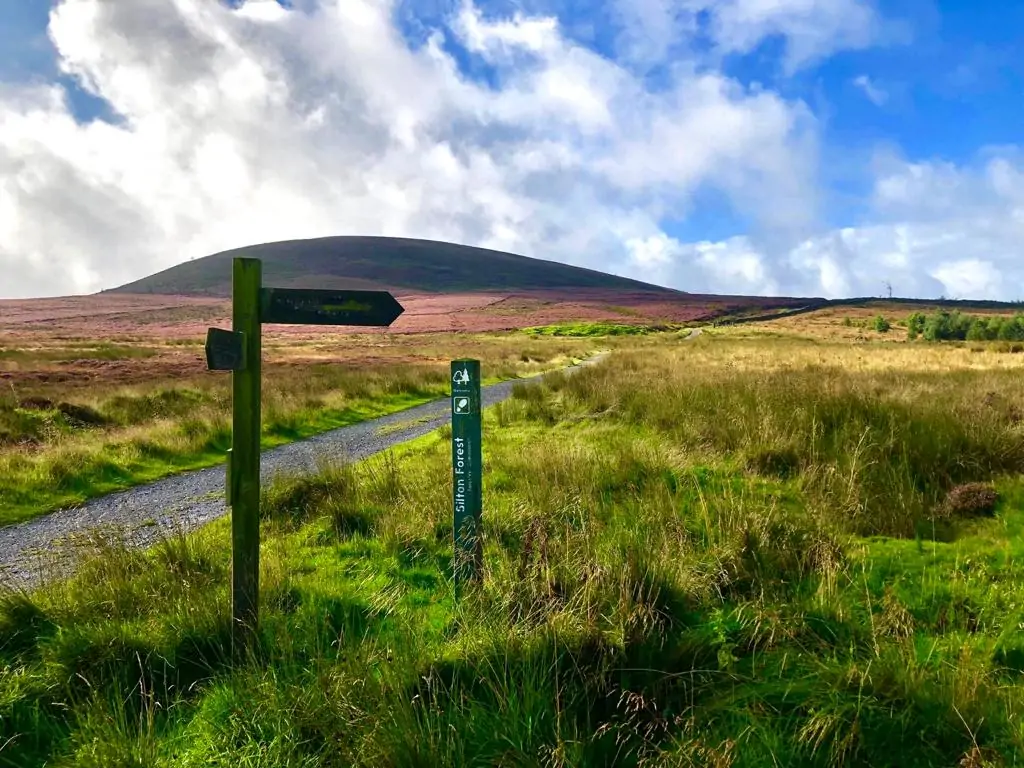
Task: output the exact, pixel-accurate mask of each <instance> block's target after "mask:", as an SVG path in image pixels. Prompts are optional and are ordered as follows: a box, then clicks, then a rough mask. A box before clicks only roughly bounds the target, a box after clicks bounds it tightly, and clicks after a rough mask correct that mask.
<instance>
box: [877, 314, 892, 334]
mask: <svg viewBox="0 0 1024 768" xmlns="http://www.w3.org/2000/svg"><path fill="white" fill-rule="evenodd" d="M873 327H874V329H875V330H876V331H878V332H879V333H888V332H889V331H890V329H891V328H892V326H891V325H890V324H889V321H888V320H886V319H885V317H883V316H882V315H876V316H875V319H874V321H873Z"/></svg>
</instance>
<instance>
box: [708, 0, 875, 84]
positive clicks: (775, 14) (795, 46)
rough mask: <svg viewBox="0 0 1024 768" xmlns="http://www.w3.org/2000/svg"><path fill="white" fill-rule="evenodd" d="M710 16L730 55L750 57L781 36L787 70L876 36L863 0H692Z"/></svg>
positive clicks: (870, 10) (715, 33)
mask: <svg viewBox="0 0 1024 768" xmlns="http://www.w3.org/2000/svg"><path fill="white" fill-rule="evenodd" d="M690 2H691V4H692V5H693V6H696V7H697V8H699V9H700V10H703V11H706V12H707V13H708V14H709V16H710V18H711V34H712V36H713V38H714V39H715V41H716V42H717V44H718V45H719V46H720V47H721V48H722V49H723V50H724V51H725V52H729V53H734V52H736V53H749V52H750V51H752V50H754V49H755V48H756V47H757V46H758V45H759V44H760V43H761V42H762V41H763V40H764V39H765V38H768V37H772V36H781V37H783V38H784V40H785V43H786V59H785V65H786V69H787V70H788V71H790V72H792V71H793V70H795V69H797V68H799V67H800V66H802V65H804V64H807V63H809V62H812V61H815V60H818V59H821V58H823V57H824V56H827V55H829V54H831V53H833V52H835V51H837V50H841V49H843V48H865V47H867V46H868V45H869V44H870V43H871V42H873V40H874V39H875V37H876V36H877V35H878V34H879V33H880V30H879V24H880V22H879V19H878V17H877V15H876V13H875V11H874V9H873V8H872V7H871V6H870V5H869V4H868V3H866V2H863V0H690Z"/></svg>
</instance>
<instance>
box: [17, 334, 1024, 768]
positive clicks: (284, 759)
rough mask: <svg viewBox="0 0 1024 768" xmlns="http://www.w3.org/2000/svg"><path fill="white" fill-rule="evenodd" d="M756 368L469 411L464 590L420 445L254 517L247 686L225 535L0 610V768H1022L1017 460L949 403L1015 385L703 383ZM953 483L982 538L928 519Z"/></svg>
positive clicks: (586, 379) (1007, 442)
mask: <svg viewBox="0 0 1024 768" xmlns="http://www.w3.org/2000/svg"><path fill="white" fill-rule="evenodd" d="M763 343H764V342H748V341H733V342H730V341H729V340H726V339H716V340H714V341H713V342H712V343H708V342H706V341H700V342H694V343H690V344H686V345H680V346H676V347H675V348H665V349H662V350H658V349H656V348H648V349H645V350H644V351H643V353H619V354H617V355H616V356H615V357H614V358H613V359H612V360H611V361H609V362H608V363H606V364H603V365H601V366H596V367H594V368H588V369H586V370H583V371H580V372H578V373H576V374H574V375H572V376H564V377H557V376H556V377H553V378H552V379H551V381H550V383H549V384H548V385H546V386H544V387H519V388H517V390H516V396H515V397H514V398H513V399H512V400H510V401H508V402H506V403H504V404H502V406H501V407H496V408H493V409H489V410H488V411H487V412H486V414H485V431H486V444H485V457H484V459H485V468H486V472H485V518H484V535H485V562H486V577H485V582H484V586H483V587H482V588H481V589H479V590H469V591H467V592H465V593H463V594H461V595H458V596H456V594H455V593H454V592H453V589H452V587H451V584H450V572H449V568H450V559H451V533H452V531H451V512H450V493H451V489H450V464H449V461H450V458H449V455H448V452H449V446H448V444H447V443H446V442H445V439H444V438H445V437H446V435H445V434H444V433H438V434H433V435H430V436H427V437H425V438H421V439H419V440H417V441H414V443H412V444H409V445H406V446H403V447H402V448H401V449H400V450H397V451H395V452H393V453H391V454H387V455H384V456H380V457H377V458H375V459H373V460H370V461H367V462H363V463H361V464H358V465H355V466H352V467H330V466H325V467H324V468H323V469H322V470H321V471H320V472H319V473H317V474H314V475H311V476H306V477H293V478H280V479H278V481H277V482H276V483H275V484H274V485H273V486H272V487H271V488H269V489H267V491H266V492H265V494H264V497H263V501H262V506H261V514H262V517H263V523H262V525H263V535H264V547H263V556H262V563H263V581H262V592H261V599H262V607H263V612H262V616H263V622H262V626H261V629H260V642H259V644H258V647H257V648H256V650H255V652H254V655H253V657H252V658H251V659H249V660H248V661H247V662H246V663H243V664H239V665H236V666H234V667H232V665H231V664H230V663H229V661H228V658H227V654H226V646H225V643H226V641H227V637H228V631H227V629H228V625H227V616H226V611H227V608H228V593H227V584H228V579H229V559H228V528H227V524H226V522H225V521H220V522H218V523H216V524H214V525H212V526H209V527H208V528H206V529H204V530H203V531H202V532H201V533H200V534H197V535H194V536H190V537H186V538H177V539H172V540H170V541H168V542H166V543H165V544H163V545H161V546H159V547H157V548H156V549H155V550H154V551H152V552H149V553H140V552H133V551H129V550H124V549H121V548H119V547H116V546H110V545H107V546H105V548H101V551H100V552H99V553H98V554H97V556H96V558H95V559H94V560H93V561H91V562H90V563H89V564H88V565H87V566H86V567H85V570H84V571H82V572H81V573H80V575H79V576H78V578H76V579H74V580H72V581H68V582H54V583H53V584H51V585H49V586H47V587H46V588H44V589H43V590H41V591H39V592H37V593H33V594H31V595H9V596H7V597H5V598H4V599H3V604H2V606H0V765H4V764H5V762H4V761H5V760H6V761H7V762H6V764H8V765H17V766H42V765H44V764H45V765H47V766H50V765H55V766H62V765H68V766H70V765H75V766H87V767H88V766H129V765H132V766H136V765H147V766H149V765H152V766H208V765H209V766H228V765H230V766H268V767H269V766H310V767H312V766H335V765H336V766H492V765H517V766H526V765H529V766H533V765H537V766H540V765H544V766H549V765H550V766H570V765H571V766H630V767H632V766H637V767H638V768H639V766H716V767H725V766H730V767H740V766H743V767H746V766H770V765H784V766H884V765H893V766H911V767H912V768H913V767H916V766H921V767H922V768H923V767H924V766H968V767H969V768H980V767H981V766H1010V765H1016V764H1018V763H1019V762H1020V760H1021V759H1022V758H1024V731H1022V729H1021V726H1020V723H1021V715H1022V714H1024V695H1022V688H1021V674H1024V671H1022V670H1024V640H1022V638H1024V632H1022V631H1021V629H1020V626H1021V624H1022V620H1024V617H1022V615H1021V611H1022V606H1024V572H1022V568H1024V566H1022V563H1024V537H1022V535H1021V534H1022V533H1024V481H1022V480H1021V479H1020V475H1021V470H1022V469H1024V464H1022V463H1021V457H1020V455H1019V452H1018V449H1019V445H1020V442H1021V439H1020V438H1021V436H1020V431H1019V426H1018V425H1016V424H1014V423H1012V421H1011V420H1007V419H1006V418H1005V415H1006V412H1001V413H1003V416H1002V417H999V418H996V417H992V416H991V414H990V413H989V409H992V408H998V405H996V406H994V405H992V402H993V401H992V399H991V398H989V400H988V401H985V400H984V399H983V398H977V397H972V395H971V393H974V392H978V391H983V392H984V391H992V392H995V393H997V395H998V396H999V397H1001V398H1004V399H1007V400H1016V399H1019V398H1020V390H1019V386H1020V385H1019V384H1018V379H1019V377H1016V378H1015V377H1012V376H1010V375H1006V376H1003V375H1002V372H996V371H975V372H968V371H960V372H957V373H956V374H954V375H952V378H953V379H954V380H953V381H952V382H950V381H949V379H950V377H951V374H950V373H949V372H946V371H936V372H935V373H934V374H919V375H915V376H908V375H905V374H904V375H897V374H892V375H890V374H887V373H885V372H881V373H880V372H877V371H876V372H866V371H859V370H854V369H844V368H839V367H833V368H815V367H810V368H805V367H803V366H798V365H794V366H792V369H791V370H789V371H788V374H787V375H786V376H782V375H778V376H776V375H772V374H771V373H770V372H769V371H766V370H763V369H756V368H750V369H737V368H735V367H730V365H732V363H733V361H734V360H737V359H741V357H742V354H743V352H744V350H749V349H750V347H751V345H753V344H763ZM770 343H771V342H770ZM779 349H780V350H783V349H784V348H783V347H779ZM857 354H860V352H858V353H857ZM715 360H717V361H718V362H717V363H715V362H714V361H715ZM697 362H700V363H701V364H699V365H698V364H695V363H697ZM724 377H727V379H726V378H724ZM725 381H728V386H723V383H724V382H725ZM716 382H717V384H718V387H717V390H716V389H714V388H713V387H714V385H715V384H716ZM951 473H953V474H951ZM966 481H984V482H993V483H994V485H995V488H996V489H997V490H998V492H999V497H1000V498H999V502H998V504H997V507H996V510H995V514H994V515H993V516H991V517H980V518H966V517H957V516H953V517H948V516H946V517H941V518H940V517H938V516H937V515H936V502H937V500H938V499H940V498H941V497H942V495H943V493H944V491H945V490H946V489H948V488H950V487H952V486H953V485H954V484H956V483H960V482H966ZM852 512H856V514H851V513H852ZM940 528H941V529H942V530H939V529H940Z"/></svg>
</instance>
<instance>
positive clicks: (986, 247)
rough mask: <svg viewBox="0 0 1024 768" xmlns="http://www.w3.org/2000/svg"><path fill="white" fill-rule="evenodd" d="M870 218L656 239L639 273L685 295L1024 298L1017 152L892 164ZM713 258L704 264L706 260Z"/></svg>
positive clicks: (1021, 173)
mask: <svg viewBox="0 0 1024 768" xmlns="http://www.w3.org/2000/svg"><path fill="white" fill-rule="evenodd" d="M871 219H872V222H871V223H867V224H864V225H862V226H858V227H846V228H842V229H838V230H835V231H833V232H828V233H825V234H821V235H816V236H814V237H809V238H805V239H803V240H801V241H799V242H796V243H795V244H790V245H788V246H785V247H770V246H767V245H765V244H761V243H758V242H755V239H753V238H750V237H735V238H731V239H729V240H726V241H723V242H720V243H698V244H696V245H694V244H685V243H680V242H677V241H674V240H672V239H671V238H667V239H666V240H664V241H663V242H660V243H658V249H657V253H658V256H659V258H658V259H657V261H656V262H655V263H653V267H652V260H651V259H649V258H647V257H645V254H644V252H643V251H642V250H638V249H637V248H635V247H634V248H633V249H632V257H633V260H634V263H635V264H636V265H637V267H638V268H643V269H651V268H653V270H655V271H656V274H657V275H658V277H659V278H660V279H662V280H665V281H668V282H674V283H676V284H678V285H682V286H685V287H686V289H687V290H694V291H698V290H699V291H710V292H735V291H736V290H737V288H743V289H744V290H745V291H749V292H751V293H764V294H776V295H778V294H786V295H798V296H808V295H814V296H825V297H829V298H839V297H846V296H882V295H885V293H886V290H887V289H886V286H887V284H891V285H892V288H893V292H894V295H898V296H911V297H923V298H939V297H940V296H945V297H947V298H961V299H969V298H994V299H1001V300H1004V301H1018V300H1021V299H1024V287H1022V286H1024V259H1022V258H1021V246H1020V244H1021V243H1022V242H1024V163H1022V162H1021V153H1020V152H1018V151H1016V150H1013V149H1012V148H1004V149H1002V150H999V153H998V154H995V155H992V156H990V157H988V159H987V160H985V161H984V162H982V163H980V164H979V165H978V166H974V167H965V168H961V167H956V166H953V165H951V164H949V163H941V162H936V163H908V162H897V161H895V160H890V161H888V163H887V164H886V166H885V169H884V170H883V171H881V173H880V175H879V177H878V179H877V181H876V184H875V194H874V204H873V211H872V215H871ZM708 254H714V258H713V260H710V261H707V260H705V261H704V262H703V263H702V262H701V259H700V257H701V256H705V257H706V256H707V255H708Z"/></svg>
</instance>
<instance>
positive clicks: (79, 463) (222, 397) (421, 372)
mask: <svg viewBox="0 0 1024 768" xmlns="http://www.w3.org/2000/svg"><path fill="white" fill-rule="evenodd" d="M356 343H359V344H362V345H363V346H362V347H361V348H358V347H357V348H356V350H354V351H355V352H356V353H357V354H356V355H354V359H348V360H345V361H343V362H341V361H338V360H337V359H336V356H337V351H336V350H337V348H338V341H337V340H336V339H331V340H330V343H326V342H323V343H321V342H316V341H314V342H306V343H304V344H294V343H292V344H277V343H276V342H275V341H274V340H273V339H271V340H270V341H269V343H268V349H267V357H268V364H267V365H266V366H265V368H264V382H263V392H264V398H263V438H262V445H263V447H264V448H270V447H273V446H276V445H280V444H282V443H286V442H290V441H294V440H299V439H302V438H304V437H308V436H311V435H313V434H316V433H319V432H323V431H326V430H329V429H334V428H338V427H343V426H347V425H350V424H353V423H356V422H359V421H363V420H366V419H370V418H374V417H377V416H382V415H386V414H389V413H394V412H397V411H401V410H404V409H406V408H409V407H412V406H415V405H419V404H422V403H425V402H428V401H430V400H434V399H437V398H440V397H444V396H445V395H446V394H447V393H448V391H449V383H448V361H449V360H451V359H453V358H455V357H459V356H462V355H469V356H475V357H477V358H478V359H481V361H482V363H483V366H484V370H485V372H486V374H487V383H493V382H496V381H501V380H506V379H510V378H517V377H520V376H528V375H532V374H535V373H538V372H541V371H545V370H550V369H552V368H558V367H561V366H563V365H567V364H570V363H572V362H575V361H576V360H578V359H579V357H582V356H586V355H587V354H589V353H590V352H592V351H593V350H592V349H591V348H588V347H585V346H584V345H585V344H588V342H585V341H583V342H580V341H575V340H567V341H562V340H554V339H541V340H537V341H533V342H524V341H523V339H522V337H521V336H518V335H514V336H513V335H510V334H506V335H497V334H495V335H490V336H487V335H480V336H475V337H474V336H465V337H461V338H459V337H451V336H449V337H444V338H437V337H429V336H427V337H423V338H420V339H419V344H418V357H416V358H412V359H409V358H410V356H409V355H408V349H409V347H410V346H411V344H410V343H409V342H407V341H402V342H399V343H397V344H394V343H390V342H385V343H381V342H380V341H374V340H366V339H361V340H359V341H358V342H356ZM66 345H67V343H65V346H66ZM72 346H73V344H72ZM146 349H148V347H146ZM24 352H25V354H26V355H27V354H30V353H31V354H35V355H37V357H36V358H33V359H34V360H35V363H34V364H35V365H38V366H43V369H44V370H45V365H46V364H47V362H48V360H49V358H48V357H47V356H46V355H42V356H38V355H39V354H40V352H39V350H25V351H24ZM175 354H179V353H175ZM128 357H131V355H129V356H128ZM360 358H363V360H360ZM389 358H390V359H389ZM161 370H162V369H161ZM229 385H230V378H229V376H227V375H223V374H212V373H211V374H206V375H205V376H203V377H192V378H189V377H185V378H183V380H181V381H180V382H179V383H176V384H172V385H168V384H167V383H166V380H164V381H160V382H158V381H152V382H143V383H141V384H139V385H135V386H132V387H125V386H116V385H115V386H111V385H109V384H106V385H105V384H104V383H102V382H99V383H97V384H96V385H95V386H94V387H93V388H92V389H89V390H85V391H72V392H70V393H64V394H60V395H58V392H55V391H53V390H52V389H51V388H50V385H47V386H45V387H26V386H21V387H18V388H12V389H10V390H8V391H5V392H0V525H6V524H11V523H16V522H20V521H24V520H27V519H30V518H32V517H35V516H38V515H40V514H43V513H45V512H48V511H51V510H53V509H57V508H60V507H63V506H67V505H72V504H76V503H80V502H82V501H85V500H87V499H89V498H93V497H96V496H99V495H102V494H105V493H110V492H112V491H116V490H122V489H124V488H127V487H131V486H133V485H138V484H140V483H145V482H150V481H152V480H156V479H159V478H161V477H164V476H167V475H169V474H172V473H174V472H180V471H184V470H190V469H198V468H202V467H208V466H212V465H214V464H217V463H219V462H221V461H223V459H224V455H225V451H226V450H227V448H228V447H229V445H230V391H229ZM62 397H68V398H70V399H71V400H72V401H71V402H67V401H65V400H63V399H60V398H62Z"/></svg>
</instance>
